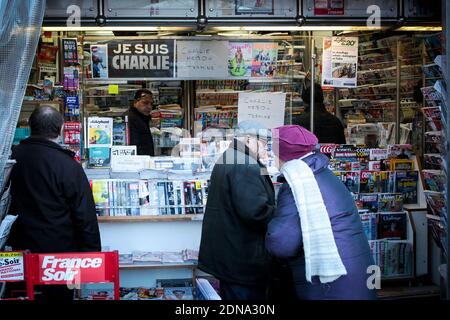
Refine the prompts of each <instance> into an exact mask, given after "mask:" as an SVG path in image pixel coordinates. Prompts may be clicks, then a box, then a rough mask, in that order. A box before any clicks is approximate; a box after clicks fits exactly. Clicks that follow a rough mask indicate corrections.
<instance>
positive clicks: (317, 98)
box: [293, 83, 346, 144]
mask: <svg viewBox="0 0 450 320" xmlns="http://www.w3.org/2000/svg"><path fill="white" fill-rule="evenodd" d="M302 100H303V102H304V103H305V104H306V107H305V112H304V113H303V114H301V115H300V116H299V117H298V120H297V121H296V123H293V124H297V125H299V126H301V127H304V128H306V129H308V130H309V129H310V128H311V126H310V124H311V109H310V104H311V88H310V85H308V86H307V87H306V88H305V89H303V92H302ZM314 134H315V135H316V137H317V138H318V139H319V143H336V144H345V143H346V142H345V134H344V126H343V125H342V122H341V120H339V119H338V118H337V117H336V116H334V115H332V114H331V113H329V112H328V111H327V109H326V108H325V105H324V102H323V91H322V87H321V86H320V85H319V84H317V83H315V84H314Z"/></svg>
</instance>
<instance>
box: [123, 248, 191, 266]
mask: <svg viewBox="0 0 450 320" xmlns="http://www.w3.org/2000/svg"><path fill="white" fill-rule="evenodd" d="M197 261H198V250H191V249H184V250H182V251H175V252H173V251H138V250H136V251H133V252H132V253H126V254H119V265H121V266H130V265H164V264H196V263H197Z"/></svg>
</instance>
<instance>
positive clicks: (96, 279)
mask: <svg viewBox="0 0 450 320" xmlns="http://www.w3.org/2000/svg"><path fill="white" fill-rule="evenodd" d="M4 254H13V255H14V254H16V255H17V256H19V255H21V256H22V258H21V259H18V262H19V260H20V263H21V268H20V267H19V269H18V270H19V271H21V272H18V273H16V274H15V275H16V276H14V275H13V276H12V277H11V280H7V282H25V283H26V292H27V295H26V298H25V299H26V300H34V287H35V286H36V285H67V286H68V287H71V288H73V289H75V288H78V286H79V285H81V284H88V283H114V300H119V299H120V294H119V254H118V251H113V252H81V253H54V254H53V253H45V254H32V253H27V252H4ZM3 281H5V280H3ZM15 300H17V299H15Z"/></svg>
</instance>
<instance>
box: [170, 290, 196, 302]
mask: <svg viewBox="0 0 450 320" xmlns="http://www.w3.org/2000/svg"><path fill="white" fill-rule="evenodd" d="M164 299H166V300H194V295H193V291H192V287H174V288H169V287H167V288H164Z"/></svg>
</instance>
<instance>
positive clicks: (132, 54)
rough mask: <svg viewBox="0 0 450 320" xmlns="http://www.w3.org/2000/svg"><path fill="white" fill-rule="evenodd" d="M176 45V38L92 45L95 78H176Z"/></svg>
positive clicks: (92, 65)
mask: <svg viewBox="0 0 450 320" xmlns="http://www.w3.org/2000/svg"><path fill="white" fill-rule="evenodd" d="M105 47H106V48H105ZM174 47H175V45H174V40H131V41H109V42H107V43H106V44H101V45H97V46H96V47H92V46H91V67H92V70H93V78H173V77H174ZM102 49H103V50H102ZM105 49H106V50H105ZM98 71H99V72H98ZM102 71H103V72H102Z"/></svg>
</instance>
